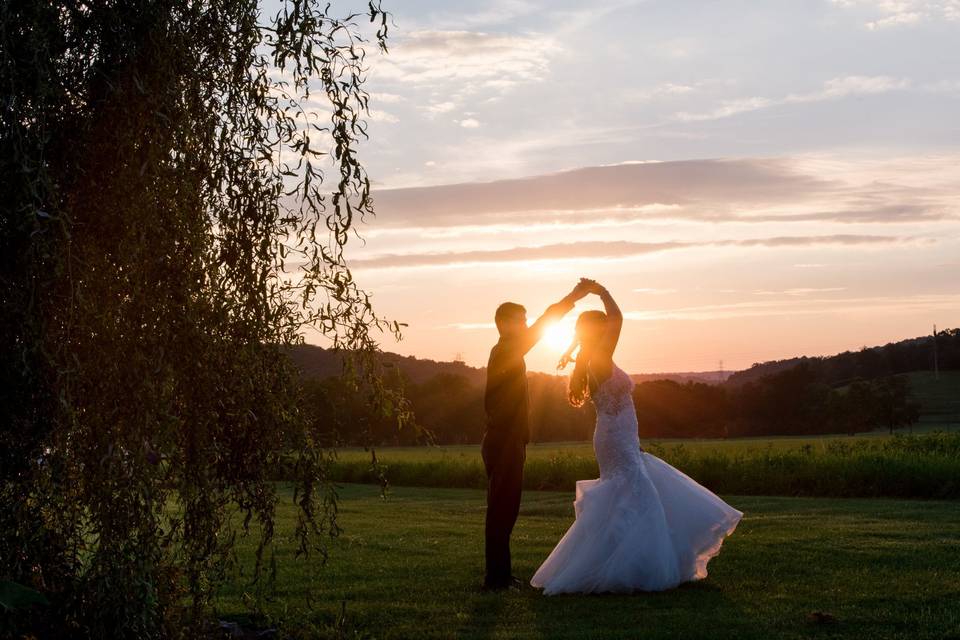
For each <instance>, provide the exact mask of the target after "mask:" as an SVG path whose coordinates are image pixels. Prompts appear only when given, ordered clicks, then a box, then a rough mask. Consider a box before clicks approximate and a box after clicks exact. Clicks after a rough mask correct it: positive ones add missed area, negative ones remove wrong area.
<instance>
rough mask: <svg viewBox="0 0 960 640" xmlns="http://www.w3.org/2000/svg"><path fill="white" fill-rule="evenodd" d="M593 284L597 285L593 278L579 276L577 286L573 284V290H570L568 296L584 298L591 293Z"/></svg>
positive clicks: (574, 298)
mask: <svg viewBox="0 0 960 640" xmlns="http://www.w3.org/2000/svg"><path fill="white" fill-rule="evenodd" d="M594 285H597V283H596V281H595V280H591V279H590V278H580V282H578V283H577V286H575V287H574V288H573V291H571V292H570V298H571V299H573V300H580V299H581V298H585V297H586V296H587V294H589V293H591V291H592V289H593V287H594ZM597 286H599V285H597Z"/></svg>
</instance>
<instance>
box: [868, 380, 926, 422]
mask: <svg viewBox="0 0 960 640" xmlns="http://www.w3.org/2000/svg"><path fill="white" fill-rule="evenodd" d="M875 385H876V390H877V416H878V418H879V420H880V422H881V424H883V425H885V426H886V427H887V428H888V429H890V433H893V431H894V429H900V428H902V427H907V426H909V427H912V426H913V425H914V424H915V423H916V422H917V420H919V419H920V405H919V404H918V403H917V402H915V401H913V400H911V399H910V381H909V380H908V379H907V377H906V376H902V375H900V376H890V377H888V378H882V379H880V380H878V381H876V382H875Z"/></svg>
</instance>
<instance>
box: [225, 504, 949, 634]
mask: <svg viewBox="0 0 960 640" xmlns="http://www.w3.org/2000/svg"><path fill="white" fill-rule="evenodd" d="M282 493H283V500H282V501H281V504H280V506H279V508H278V520H277V536H278V549H277V563H278V566H279V571H280V573H279V581H278V593H277V594H276V595H277V598H276V600H275V601H274V602H273V603H268V604H267V606H266V609H265V613H266V614H267V615H268V616H269V618H267V619H265V620H261V624H264V625H266V624H269V625H277V624H280V625H281V628H282V629H283V630H284V631H285V632H286V633H288V634H289V635H284V636H283V637H293V638H355V639H359V638H381V639H394V638H396V639H400V638H404V639H406V638H418V639H419V638H424V639H435V638H468V639H476V640H481V639H488V638H489V639H495V638H526V639H529V640H539V639H554V638H557V639H566V638H570V639H573V638H605V639H606V638H610V639H627V638H630V639H633V638H644V639H645V640H658V639H666V638H697V639H700V638H704V639H713V638H718V639H719V638H737V639H738V640H767V639H769V638H786V639H793V638H797V639H799V638H835V639H850V640H853V639H864V640H895V639H896V640H899V639H903V640H927V639H931V640H932V639H934V638H938V639H945V638H953V639H956V638H960V606H958V604H957V602H958V598H960V555H958V554H957V552H956V550H957V547H958V545H960V503H957V502H935V501H899V500H857V499H854V500H833V499H810V498H762V497H744V496H734V495H727V496H724V497H725V499H727V500H728V501H729V502H730V503H731V504H732V505H734V506H736V507H737V508H739V509H741V510H742V511H744V512H745V514H746V515H745V517H744V519H743V521H742V522H741V523H740V526H739V527H738V529H737V530H736V531H735V532H734V534H733V535H732V536H731V537H730V538H729V539H728V540H727V542H726V543H725V544H724V547H723V550H722V551H721V553H720V555H719V556H718V557H717V558H716V559H714V560H713V561H712V562H711V563H710V565H709V571H710V575H709V576H708V577H707V579H706V580H704V581H702V582H698V583H692V584H687V585H684V586H681V587H680V588H678V589H674V590H672V591H667V592H663V593H648V594H637V595H632V596H626V595H617V596H614V595H604V596H556V597H548V596H542V595H540V594H539V592H538V591H535V590H533V589H525V590H524V591H521V592H508V593H505V594H483V593H481V592H480V591H479V590H478V588H477V587H478V584H479V581H480V577H481V572H482V563H481V559H482V555H483V524H482V523H483V514H484V494H483V492H482V491H475V490H463V489H420V488H398V489H395V490H393V491H391V493H390V494H389V496H388V497H387V499H386V500H384V499H381V498H380V497H379V495H378V490H377V488H376V487H370V486H358V485H349V486H346V487H344V489H343V490H342V497H343V500H342V502H341V508H340V522H341V525H342V526H343V529H344V530H343V533H342V535H341V536H340V537H339V538H338V539H337V540H335V541H334V543H333V547H332V550H331V555H330V560H329V562H328V564H327V565H326V566H325V567H321V566H320V565H319V563H318V562H317V561H316V560H312V561H310V562H305V561H303V560H302V559H299V560H298V559H295V558H294V552H295V545H294V544H293V543H292V541H290V536H291V535H292V531H293V528H294V526H295V515H296V514H295V511H294V508H293V507H292V506H291V505H290V499H289V491H283V492H282ZM572 499H573V496H572V495H571V493H569V492H564V493H550V492H526V493H525V494H524V501H523V507H522V508H521V512H520V519H519V522H518V523H517V528H516V530H515V532H514V536H513V541H514V542H513V552H514V573H515V574H516V575H518V576H520V577H521V578H523V579H529V577H530V576H531V575H532V574H533V572H534V571H535V570H536V568H537V566H538V565H539V564H540V563H541V562H542V561H543V560H544V558H545V557H546V556H547V554H548V553H549V551H550V549H551V547H552V546H553V545H554V544H555V543H556V542H557V540H558V539H559V538H560V536H561V535H562V534H563V532H564V531H565V530H566V528H567V527H568V526H569V525H570V523H571V522H572V520H573V508H572V504H571V503H572ZM239 552H240V559H241V561H242V562H243V563H244V564H245V565H246V566H248V567H249V566H250V563H251V562H252V544H251V543H250V541H249V540H244V541H242V542H241V547H240V549H239ZM243 584H244V579H243V578H241V577H238V576H234V577H233V580H231V582H230V583H229V584H228V585H227V586H226V587H225V588H224V589H223V590H222V591H221V594H220V597H219V598H218V600H217V602H216V606H217V610H218V615H219V616H220V617H221V618H227V619H237V620H240V621H244V620H245V619H246V615H245V608H244V605H243V603H242V594H243V590H244V586H243ZM308 589H312V591H313V592H312V602H313V609H308V608H307V606H306V602H305V597H306V595H307V590H308ZM344 603H345V605H346V609H345V610H346V616H345V617H344V618H342V619H340V618H339V615H340V613H341V607H342V606H343V604H344ZM813 612H823V613H825V614H827V615H828V616H830V617H827V618H825V620H826V621H825V622H819V623H818V622H816V621H815V619H814V618H811V617H810V614H812V613H813ZM820 619H821V620H824V618H823V617H821V618H820Z"/></svg>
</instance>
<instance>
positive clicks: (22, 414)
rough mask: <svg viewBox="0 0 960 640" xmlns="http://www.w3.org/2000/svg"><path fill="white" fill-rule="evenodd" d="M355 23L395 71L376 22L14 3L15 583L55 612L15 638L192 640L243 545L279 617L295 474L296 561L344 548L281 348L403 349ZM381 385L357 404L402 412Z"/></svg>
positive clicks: (11, 475)
mask: <svg viewBox="0 0 960 640" xmlns="http://www.w3.org/2000/svg"><path fill="white" fill-rule="evenodd" d="M364 4H365V5H366V4H367V3H364ZM358 18H363V19H364V20H365V21H367V20H369V21H370V22H372V23H373V27H372V30H373V31H375V34H374V35H373V36H372V40H373V45H374V49H375V48H376V47H380V48H384V47H385V42H386V35H387V33H386V32H387V24H388V21H387V16H386V14H385V13H384V12H383V11H382V10H381V9H380V8H379V6H378V4H377V2H376V1H374V2H370V3H369V5H367V9H366V10H365V11H364V13H363V14H362V15H360V14H358V15H353V16H348V17H345V18H337V17H335V16H334V15H332V14H331V13H330V8H329V6H328V5H325V4H323V3H319V2H316V1H314V0H302V1H300V0H298V1H296V2H284V3H282V4H281V6H280V10H279V12H278V13H277V14H276V15H273V16H261V14H260V10H259V8H258V3H256V2H253V1H249V0H243V1H241V0H209V1H207V2H193V1H188V0H132V1H129V2H90V3H87V2H75V1H73V0H47V1H43V2H35V1H33V0H15V1H10V2H3V3H0V55H2V59H0V87H2V91H3V101H2V107H0V175H2V176H3V179H2V180H0V282H2V289H0V296H2V299H0V332H2V336H0V406H2V407H3V411H4V414H3V416H2V418H0V505H2V506H0V580H4V579H6V580H11V581H14V582H16V583H19V584H23V585H27V586H30V587H32V588H35V589H36V590H38V591H40V592H42V593H43V594H44V595H45V596H46V597H47V598H48V600H49V602H50V604H49V606H48V607H47V608H46V609H45V610H44V611H43V613H42V615H35V616H33V617H26V618H24V617H20V618H16V619H14V618H12V617H10V616H4V617H3V618H2V620H0V625H4V626H3V627H2V628H0V635H13V634H16V635H17V636H18V637H19V635H20V633H23V634H28V633H31V634H33V635H37V636H38V637H71V638H78V637H92V638H158V637H164V636H166V637H180V636H183V637H197V636H198V635H200V633H201V632H202V630H203V628H204V624H205V616H206V614H207V612H208V610H209V608H208V605H209V603H210V598H211V596H212V594H213V593H214V591H215V589H216V588H217V586H218V584H219V583H220V581H221V580H222V579H223V577H224V575H225V573H226V570H227V569H228V568H229V567H230V564H231V558H232V557H233V556H232V550H233V548H234V544H235V542H236V539H237V538H236V536H237V534H238V533H240V534H243V533H247V532H249V533H251V534H253V535H254V536H255V538H256V540H257V543H258V546H257V553H256V566H255V567H254V568H253V571H252V582H251V583H250V585H248V586H247V589H248V590H249V591H250V595H251V596H253V601H254V602H256V601H258V599H259V597H260V595H261V593H262V592H263V590H264V588H266V587H268V586H269V585H270V584H271V578H272V576H273V569H272V568H273V567H275V564H274V562H273V560H274V557H273V556H272V551H271V549H272V547H271V542H272V538H273V532H274V510H275V506H276V503H277V500H278V499H279V497H278V495H277V493H276V492H275V490H274V488H273V485H272V484H270V483H268V482H267V480H268V478H269V477H270V474H271V473H272V472H273V470H274V469H275V467H276V466H277V465H279V464H281V463H284V462H285V461H286V460H287V452H288V450H292V451H294V452H295V455H294V463H293V466H292V469H291V473H292V474H293V477H294V478H295V479H296V481H297V483H296V486H297V490H296V493H295V500H296V503H297V505H298V506H299V508H300V513H299V516H298V521H297V524H296V537H297V540H298V544H299V551H298V555H299V554H308V553H311V552H321V553H323V552H324V549H325V540H326V539H327V538H328V537H329V536H330V535H335V534H336V532H337V530H338V529H337V524H336V521H335V513H336V511H335V505H334V502H335V493H334V492H333V488H332V486H331V485H330V484H328V483H326V482H325V481H324V480H323V478H324V477H325V474H324V468H325V464H326V461H327V459H328V454H327V451H326V450H325V449H324V447H323V438H322V437H321V436H322V435H323V434H322V432H321V431H320V430H319V429H318V428H317V425H316V423H315V422H314V421H312V420H310V419H308V418H307V417H306V416H305V415H304V414H303V412H302V411H301V408H300V407H301V404H300V402H299V401H298V397H297V390H298V388H299V387H298V384H297V381H296V379H295V375H294V373H293V371H292V369H291V368H290V366H289V363H288V361H287V359H286V357H285V352H286V351H285V349H286V348H287V347H288V346H289V345H291V344H294V343H297V342H299V341H302V338H301V332H302V331H303V329H304V328H305V327H313V328H314V329H316V330H318V331H319V332H320V333H321V334H322V335H323V336H325V337H326V338H327V340H328V341H329V342H330V343H331V344H332V345H334V346H336V347H341V348H344V349H346V350H348V351H351V352H353V353H356V354H359V355H360V356H363V354H367V355H369V354H372V353H373V352H374V351H375V350H376V342H375V340H374V338H373V332H375V331H376V330H377V329H381V330H384V331H387V332H397V331H398V330H399V326H398V325H397V324H395V323H389V322H387V321H385V320H384V319H383V318H381V317H380V316H378V315H376V314H375V313H374V312H373V310H372V308H371V305H370V301H369V297H368V295H367V294H366V293H365V292H364V291H363V290H362V289H361V288H359V287H358V285H357V283H356V282H355V281H354V279H353V277H352V274H351V272H350V270H349V269H348V267H347V265H346V263H345V261H344V257H343V248H344V246H345V245H346V243H347V241H348V238H349V237H350V234H351V232H352V231H353V230H354V228H355V226H356V223H357V221H359V220H361V219H363V218H364V217H365V216H366V215H368V214H370V213H371V199H370V183H369V180H368V178H367V176H366V174H365V172H364V170H363V167H362V166H361V164H360V162H359V160H358V158H357V142H358V140H359V139H361V138H363V137H364V136H365V135H366V125H365V120H364V116H365V113H366V112H367V104H368V95H367V93H366V92H365V90H364V89H363V79H364V67H363V64H364V62H363V61H364V56H365V52H366V50H367V47H368V43H366V41H365V38H366V37H367V36H365V35H364V33H365V32H364V31H363V30H362V29H361V27H360V26H358V22H357V21H356V20H357V19H358ZM311 92H317V93H318V95H314V94H313V93H311ZM317 105H319V106H317ZM328 171H329V175H327V172H328ZM370 362H372V358H367V357H360V358H359V359H358V360H357V361H356V363H357V364H356V365H355V366H354V368H353V369H352V372H353V373H354V374H355V375H354V382H352V383H349V385H350V386H351V388H353V389H361V388H364V389H366V391H367V392H369V397H371V398H379V399H380V400H382V401H383V402H382V403H381V405H380V406H381V407H382V408H383V410H385V411H386V410H389V409H397V408H398V407H399V405H398V404H397V402H396V400H395V399H393V398H392V396H391V394H389V393H387V390H385V389H384V388H383V386H382V384H381V383H380V382H379V379H378V377H377V376H376V372H375V371H373V369H372V368H371V366H370V365H369V363H370ZM381 392H383V393H381ZM401 413H402V411H401ZM172 499H176V503H177V508H176V509H174V510H168V509H167V507H168V500H172ZM237 511H239V513H240V515H241V516H242V517H241V518H239V519H238V520H237V519H234V518H232V516H233V515H234V514H235V513H236V512H237ZM234 522H240V523H242V525H241V527H240V529H239V530H238V529H237V526H236V525H235V524H234ZM184 602H186V603H188V606H187V607H184V606H183V603H184Z"/></svg>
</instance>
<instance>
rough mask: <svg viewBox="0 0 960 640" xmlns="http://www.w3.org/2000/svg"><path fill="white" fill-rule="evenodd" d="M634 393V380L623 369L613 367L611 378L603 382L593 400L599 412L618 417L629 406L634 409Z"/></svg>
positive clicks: (592, 397)
mask: <svg viewBox="0 0 960 640" xmlns="http://www.w3.org/2000/svg"><path fill="white" fill-rule="evenodd" d="M632 393H633V380H631V379H630V376H629V375H627V373H626V372H625V371H624V370H623V369H621V368H620V367H618V366H617V365H613V371H611V373H610V377H609V378H607V379H606V380H604V381H603V384H601V385H600V386H599V388H597V392H596V393H594V394H593V395H592V396H591V399H592V400H593V405H594V406H595V407H596V408H597V412H601V411H602V412H603V413H606V414H610V415H616V414H618V413H620V412H621V411H623V410H624V408H625V407H627V406H629V407H630V409H631V410H632V409H633V396H632Z"/></svg>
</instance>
